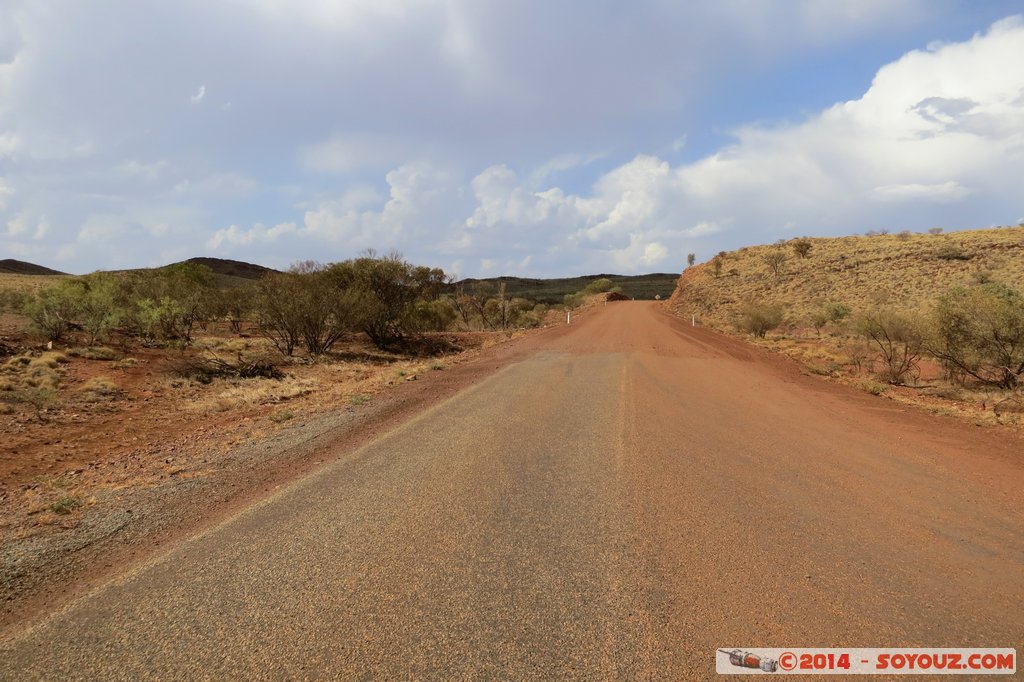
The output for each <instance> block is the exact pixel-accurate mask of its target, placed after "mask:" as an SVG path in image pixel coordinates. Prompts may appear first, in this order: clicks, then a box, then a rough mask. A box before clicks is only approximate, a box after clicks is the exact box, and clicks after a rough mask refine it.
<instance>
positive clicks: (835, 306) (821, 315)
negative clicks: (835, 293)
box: [811, 302, 850, 333]
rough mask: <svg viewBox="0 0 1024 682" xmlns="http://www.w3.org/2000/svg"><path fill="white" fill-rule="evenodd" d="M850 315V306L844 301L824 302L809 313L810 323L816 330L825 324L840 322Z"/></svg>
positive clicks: (818, 330)
mask: <svg viewBox="0 0 1024 682" xmlns="http://www.w3.org/2000/svg"><path fill="white" fill-rule="evenodd" d="M849 315H850V306H848V305H846V304H845V303H835V302H825V303H822V304H821V305H820V306H819V307H818V309H817V310H815V311H814V312H813V313H812V314H811V323H812V324H813V325H814V329H815V331H817V332H819V333H820V332H821V328H822V327H824V326H825V325H826V324H829V323H832V324H835V323H838V322H842V321H843V320H844V319H846V318H847V317H848V316H849Z"/></svg>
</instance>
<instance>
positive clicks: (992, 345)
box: [928, 282, 1024, 388]
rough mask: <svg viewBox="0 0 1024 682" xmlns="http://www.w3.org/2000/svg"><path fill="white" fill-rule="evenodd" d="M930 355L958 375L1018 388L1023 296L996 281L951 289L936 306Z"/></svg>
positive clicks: (1022, 364)
mask: <svg viewBox="0 0 1024 682" xmlns="http://www.w3.org/2000/svg"><path fill="white" fill-rule="evenodd" d="M928 350H929V352H931V353H932V355H934V356H935V357H936V358H938V359H939V360H940V361H941V362H942V363H943V365H944V366H945V367H946V369H947V371H949V372H950V373H951V374H953V375H955V376H959V377H961V378H962V377H968V376H969V377H973V378H974V379H976V380H978V381H980V382H981V383H984V384H990V385H994V386H999V387H1002V388H1014V387H1016V386H1017V385H1019V384H1020V382H1021V377H1022V375H1024V296H1021V294H1020V292H1018V291H1016V290H1014V289H1011V288H1010V287H1007V286H1004V285H1002V284H997V283H992V282H990V283H986V284H982V285H980V286H975V287H970V288H964V287H959V288H956V289H953V290H951V291H950V292H949V293H948V294H946V295H945V296H943V297H942V298H940V299H939V301H938V305H937V307H936V310H935V328H934V334H933V338H932V340H931V341H930V343H929V348H928Z"/></svg>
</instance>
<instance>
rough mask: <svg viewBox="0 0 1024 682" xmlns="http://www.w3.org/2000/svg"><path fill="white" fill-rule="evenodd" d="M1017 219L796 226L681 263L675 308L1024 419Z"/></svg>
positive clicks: (936, 407)
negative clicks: (861, 228) (975, 225)
mask: <svg viewBox="0 0 1024 682" xmlns="http://www.w3.org/2000/svg"><path fill="white" fill-rule="evenodd" d="M1022 292H1024V226H1016V227H1006V228H994V229H986V230H972V231H964V232H951V233H944V232H943V231H942V230H941V229H938V228H936V229H933V230H931V231H929V232H928V233H911V232H899V233H896V234H890V233H887V232H871V233H868V234H866V235H863V236H851V237H840V238H815V239H810V238H795V239H790V240H785V241H780V242H778V243H776V244H773V245H765V246H752V247H748V248H743V249H739V250H738V251H731V252H721V253H719V254H717V255H716V256H715V257H713V258H711V259H709V260H708V261H707V262H704V263H701V264H699V265H696V266H693V267H690V268H688V269H687V270H686V271H685V272H684V273H683V276H682V277H681V278H680V280H679V286H678V288H677V289H676V291H675V293H674V294H673V296H672V298H671V300H670V302H669V307H670V309H671V310H672V311H673V312H675V313H676V314H678V315H680V316H682V317H684V318H686V319H688V320H689V319H691V317H692V318H695V319H696V320H697V321H698V322H699V324H701V325H705V326H709V327H713V328H715V329H718V330H720V331H724V332H727V333H734V334H741V335H743V336H746V337H748V338H749V339H750V340H751V341H752V342H754V343H757V344H759V345H763V346H766V347H769V348H772V349H774V350H777V351H779V352H782V353H785V354H786V355H789V356H791V357H793V358H796V359H798V360H799V361H801V362H803V363H804V364H805V365H806V366H807V367H808V369H809V371H811V372H813V373H815V374H820V375H823V376H827V377H831V378H834V379H837V380H840V381H843V382H846V383H851V384H854V385H856V386H858V387H860V388H862V389H863V390H865V391H868V392H870V393H873V394H876V395H884V396H886V397H890V398H893V399H897V400H900V401H903V402H909V403H915V404H919V405H921V406H923V407H925V408H927V409H930V410H932V411H936V412H941V413H948V414H953V415H956V416H960V417H963V418H966V419H969V420H970V421H973V422H975V423H979V424H995V423H998V424H1006V425H1013V426H1018V427H1019V426H1020V425H1021V424H1024V419H1022V414H1024V397H1022V394H1021V388H1022V384H1024V294H1022Z"/></svg>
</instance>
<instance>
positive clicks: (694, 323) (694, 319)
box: [690, 315, 697, 327]
mask: <svg viewBox="0 0 1024 682" xmlns="http://www.w3.org/2000/svg"><path fill="white" fill-rule="evenodd" d="M690 326H691V327H696V326H697V316H696V315H690Z"/></svg>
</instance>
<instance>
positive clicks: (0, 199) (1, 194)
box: [0, 177, 15, 211]
mask: <svg viewBox="0 0 1024 682" xmlns="http://www.w3.org/2000/svg"><path fill="white" fill-rule="evenodd" d="M14 194H15V191H14V188H13V187H11V186H10V185H8V184H7V182H6V180H5V179H4V178H2V177H0V211H2V210H4V209H5V208H7V204H8V203H9V202H10V200H11V197H13V196H14Z"/></svg>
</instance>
